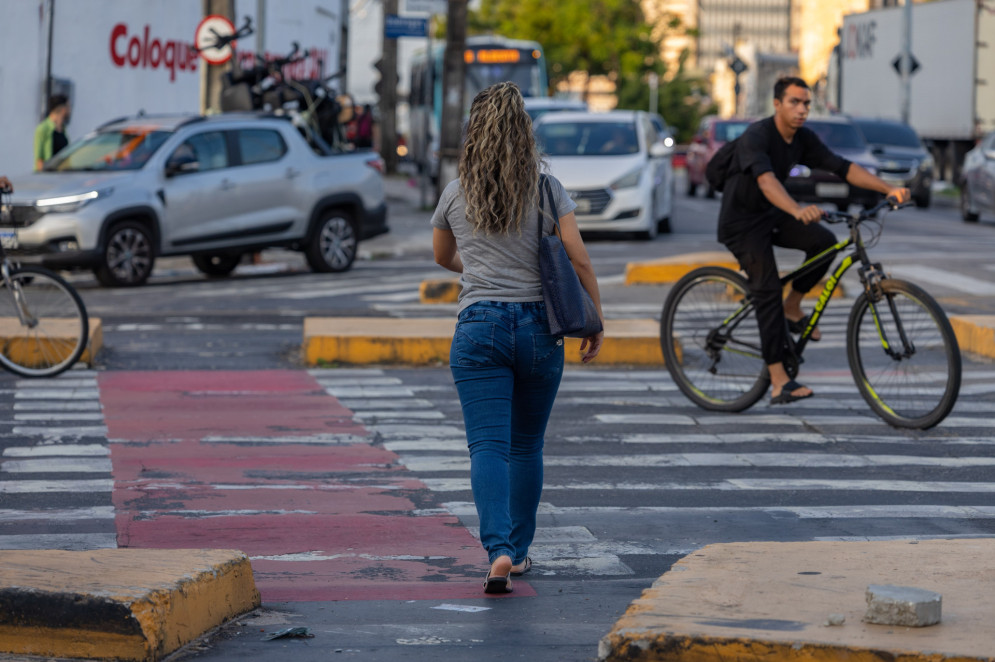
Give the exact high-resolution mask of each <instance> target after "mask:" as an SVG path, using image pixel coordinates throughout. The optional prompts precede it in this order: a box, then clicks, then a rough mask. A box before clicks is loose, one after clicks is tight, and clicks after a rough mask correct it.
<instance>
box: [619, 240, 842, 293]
mask: <svg viewBox="0 0 995 662" xmlns="http://www.w3.org/2000/svg"><path fill="white" fill-rule="evenodd" d="M699 267H724V268H726V269H729V270H731V271H735V272H736V273H742V272H741V271H740V269H739V263H738V262H737V261H736V260H735V259H734V258H733V257H732V256H731V255H730V254H729V253H723V252H721V251H703V252H700V253H686V254H684V255H675V256H673V257H665V258H662V259H660V260H651V261H649V262H629V263H628V264H626V265H625V284H626V285H627V286H628V285H669V284H672V283H676V282H677V281H679V280H680V279H681V278H683V277H684V276H686V275H687V274H689V273H690V272H692V271H694V270H695V269H697V268H699ZM788 273H789V272H788V271H782V272H781V275H782V276H784V275H786V274H788ZM826 280H827V278H826V277H823V278H822V280H820V281H819V284H818V285H817V286H816V287H814V288H813V289H812V290H810V291H809V292H808V293H807V294H806V295H805V298H806V299H818V298H819V295H820V294H822V288H823V287H824V286H825V284H826ZM790 288H791V285H790V284H789V285H786V286H785V287H784V293H785V294H787V293H788V290H789V289H790ZM844 294H845V290H844V284H843V283H839V284H837V286H836V289H835V290H834V291H833V298H834V299H835V298H839V297H842V296H844Z"/></svg>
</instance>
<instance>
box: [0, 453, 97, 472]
mask: <svg viewBox="0 0 995 662" xmlns="http://www.w3.org/2000/svg"><path fill="white" fill-rule="evenodd" d="M111 469H112V467H111V461H110V459H108V458H85V457H75V458H48V459H31V460H4V461H3V462H0V471H3V472H4V473H110V472H111Z"/></svg>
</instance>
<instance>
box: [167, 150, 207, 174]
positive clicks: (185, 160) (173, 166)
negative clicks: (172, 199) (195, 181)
mask: <svg viewBox="0 0 995 662" xmlns="http://www.w3.org/2000/svg"><path fill="white" fill-rule="evenodd" d="M198 170H200V161H198V160H197V157H195V156H193V155H192V154H174V155H173V156H172V157H170V159H169V161H167V162H166V176H167V177H175V176H176V175H182V174H187V173H191V172H197V171H198Z"/></svg>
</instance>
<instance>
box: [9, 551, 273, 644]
mask: <svg viewBox="0 0 995 662" xmlns="http://www.w3.org/2000/svg"><path fill="white" fill-rule="evenodd" d="M259 604H260V602H259V592H258V591H257V590H256V586H255V582H254V581H253V577H252V568H251V566H250V565H249V559H248V558H247V557H246V556H245V555H244V554H242V553H241V552H238V551H233V550H210V549H194V550H191V549H176V550H155V549H100V550H93V551H85V552H69V551H57V550H31V551H4V552H3V553H0V652H3V653H10V654H15V655H37V656H46V657H58V658H69V657H72V658H86V659H116V660H136V661H138V660H140V661H146V660H149V661H153V660H160V659H162V658H163V657H165V656H166V655H168V654H169V653H171V652H173V651H175V650H177V649H178V648H180V647H182V646H183V645H185V644H187V643H189V642H190V641H192V640H194V639H195V638H197V637H199V636H200V635H202V634H204V633H205V632H207V631H208V630H210V629H212V628H214V627H217V626H218V625H220V624H222V623H224V622H225V621H227V620H229V619H231V618H233V617H235V616H238V615H239V614H243V613H245V612H247V611H250V610H252V609H254V608H256V607H258V606H259Z"/></svg>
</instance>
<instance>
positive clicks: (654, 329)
mask: <svg viewBox="0 0 995 662" xmlns="http://www.w3.org/2000/svg"><path fill="white" fill-rule="evenodd" d="M455 327H456V319H455V317H451V318H410V319H405V320H398V319H394V318H383V317H346V318H335V317H309V318H307V319H305V320H304V343H303V354H304V359H305V361H306V362H307V363H308V365H331V364H337V363H343V364H358V365H363V364H402V365H432V364H444V365H448V364H449V347H450V344H451V343H452V338H453V330H454V329H455ZM659 334H660V327H659V324H658V323H657V322H655V321H654V320H648V319H630V320H608V321H607V322H606V323H605V343H604V345H603V346H602V348H601V354H600V355H599V356H598V358H597V359H596V365H655V366H659V365H662V364H663V353H662V352H661V350H660V336H659ZM565 342H566V360H567V362H568V363H579V362H580V343H581V341H580V340H579V339H577V338H566V339H565Z"/></svg>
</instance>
